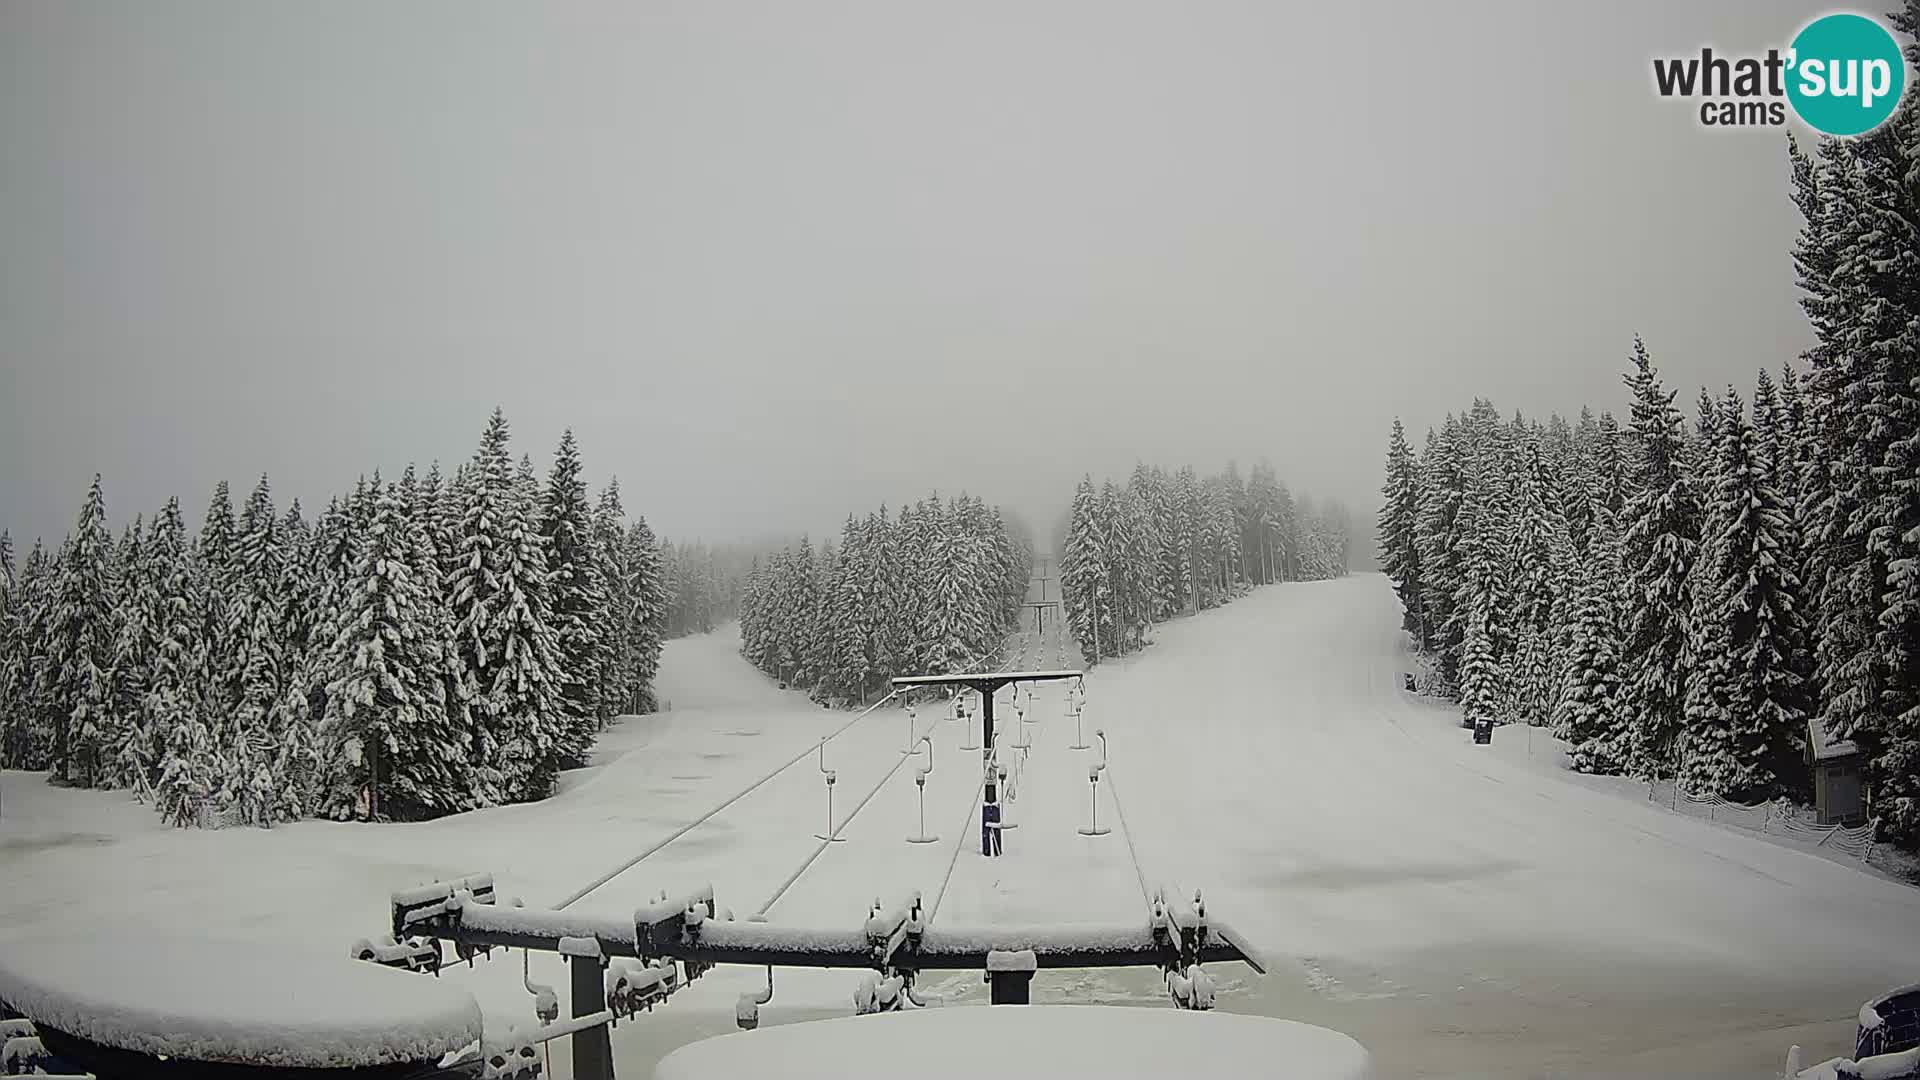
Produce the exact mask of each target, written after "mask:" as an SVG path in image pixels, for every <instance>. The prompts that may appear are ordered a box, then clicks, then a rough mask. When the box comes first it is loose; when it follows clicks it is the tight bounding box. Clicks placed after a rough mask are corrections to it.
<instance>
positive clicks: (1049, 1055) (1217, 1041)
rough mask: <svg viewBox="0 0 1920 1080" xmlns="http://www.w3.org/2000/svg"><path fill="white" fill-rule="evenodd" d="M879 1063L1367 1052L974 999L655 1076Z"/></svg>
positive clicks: (1146, 1063) (1297, 1067)
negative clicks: (972, 1002)
mask: <svg viewBox="0 0 1920 1080" xmlns="http://www.w3.org/2000/svg"><path fill="white" fill-rule="evenodd" d="M859 1062H887V1063H891V1065H893V1066H897V1067H898V1068H899V1069H900V1071H902V1072H903V1073H905V1074H906V1075H908V1076H911V1077H913V1080H979V1078H980V1077H982V1076H992V1077H995V1078H996V1080H1023V1078H1028V1077H1032V1078H1036V1080H1037V1078H1042V1077H1044V1078H1046V1080H1058V1078H1059V1077H1064V1076H1075V1077H1078V1076H1086V1077H1122V1076H1247V1075H1254V1074H1258V1075H1261V1076H1284V1077H1287V1078H1289V1080H1359V1078H1361V1077H1365V1076H1366V1075H1367V1074H1368V1064H1367V1052H1366V1050H1365V1049H1363V1048H1362V1047H1361V1046H1360V1044H1359V1043H1357V1042H1354V1041H1353V1040H1352V1039H1350V1038H1348V1037H1347V1036H1345V1035H1342V1034H1340V1033H1339V1032H1337V1031H1330V1030H1328V1029H1327V1028H1322V1027H1314V1026H1313V1025H1311V1024H1301V1023H1296V1022H1294V1021H1292V1020H1273V1019H1269V1018H1267V1017H1263V1016H1244V1015H1238V1014H1233V1013H1218V1012H1190V1011H1187V1010H1184V1009H1138V1008H1125V1007H1121V1006H1114V1005H978V1006H957V1007H952V1008H933V1009H914V1010H911V1011H908V1012H899V1013H881V1014H878V1015H875V1016H843V1017H838V1018H836V1019H832V1020H815V1021H810V1022H807V1023H800V1024H782V1025H780V1026H778V1027H766V1028H761V1029H759V1030H758V1031H750V1032H746V1031H743V1032H739V1033H736V1034H731V1035H720V1036H716V1037H714V1038H710V1039H705V1040H703V1041H701V1042H696V1043H692V1044H690V1045H687V1046H683V1047H681V1048H680V1049H678V1050H675V1051H674V1052H673V1053H671V1054H668V1055H667V1056H666V1057H665V1058H662V1059H661V1061H660V1063H659V1064H658V1065H656V1066H655V1067H654V1072H653V1075H654V1078H655V1080H722V1078H726V1080H731V1078H733V1077H751V1076H780V1077H815V1076H817V1077H823V1078H831V1080H843V1078H844V1077H846V1076H847V1075H849V1073H850V1071H857V1070H858V1068H859V1066H858V1065H857V1063H859Z"/></svg>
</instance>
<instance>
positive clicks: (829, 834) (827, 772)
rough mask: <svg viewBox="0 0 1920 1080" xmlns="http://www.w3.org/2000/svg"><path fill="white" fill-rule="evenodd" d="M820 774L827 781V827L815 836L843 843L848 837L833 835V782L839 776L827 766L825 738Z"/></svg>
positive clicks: (821, 751)
mask: <svg viewBox="0 0 1920 1080" xmlns="http://www.w3.org/2000/svg"><path fill="white" fill-rule="evenodd" d="M820 775H821V776H823V777H825V778H826V781H827V828H826V831H824V832H817V833H814V834H813V838H814V839H816V840H823V841H825V842H827V843H829V844H843V843H845V842H846V839H847V838H846V837H844V836H835V835H833V782H834V780H836V779H837V777H835V776H834V772H833V770H832V769H829V768H827V740H825V739H821V740H820Z"/></svg>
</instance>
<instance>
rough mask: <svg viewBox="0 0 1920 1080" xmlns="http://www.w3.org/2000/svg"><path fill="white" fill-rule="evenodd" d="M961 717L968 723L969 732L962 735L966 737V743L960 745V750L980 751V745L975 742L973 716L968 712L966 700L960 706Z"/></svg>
mask: <svg viewBox="0 0 1920 1080" xmlns="http://www.w3.org/2000/svg"><path fill="white" fill-rule="evenodd" d="M960 717H961V719H963V720H965V721H966V723H967V730H966V731H964V732H962V733H961V734H962V735H963V737H964V741H962V742H961V743H960V749H962V750H978V749H980V744H979V743H977V742H974V741H973V714H972V713H971V712H968V711H967V706H966V703H965V700H964V699H962V701H961V704H960Z"/></svg>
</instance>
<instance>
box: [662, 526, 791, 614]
mask: <svg viewBox="0 0 1920 1080" xmlns="http://www.w3.org/2000/svg"><path fill="white" fill-rule="evenodd" d="M777 550H779V549H778V548H777V547H774V548H770V547H768V546H767V545H764V544H755V545H749V544H707V543H704V542H701V541H686V542H681V543H674V542H673V541H662V542H661V544H660V560H661V563H662V564H663V567H664V569H663V570H662V573H664V574H665V576H666V582H667V614H666V622H665V623H664V625H663V627H662V631H663V633H664V634H665V636H667V637H668V638H677V637H685V636H687V635H688V634H706V633H711V632H712V631H714V630H715V629H717V628H719V626H720V625H721V624H722V623H726V622H729V621H731V620H733V619H737V618H739V617H740V600H741V597H742V596H743V595H744V594H745V592H746V588H747V571H748V570H749V569H751V568H752V565H753V561H754V560H755V559H758V558H762V557H764V556H767V555H770V554H771V553H772V552H773V551H777Z"/></svg>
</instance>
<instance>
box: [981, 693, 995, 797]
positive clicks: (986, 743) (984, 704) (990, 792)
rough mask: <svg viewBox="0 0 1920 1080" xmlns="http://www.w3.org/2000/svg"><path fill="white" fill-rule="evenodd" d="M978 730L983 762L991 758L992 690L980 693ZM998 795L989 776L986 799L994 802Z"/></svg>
mask: <svg viewBox="0 0 1920 1080" xmlns="http://www.w3.org/2000/svg"><path fill="white" fill-rule="evenodd" d="M980 730H981V732H982V735H981V737H980V760H981V761H982V763H983V764H984V763H985V762H988V761H992V760H993V691H992V690H985V691H982V692H981V694H980ZM999 796H1000V791H999V789H998V788H997V787H995V786H994V782H993V780H992V778H991V777H989V778H988V780H987V791H986V801H988V802H995V801H997V800H998V799H999Z"/></svg>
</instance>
